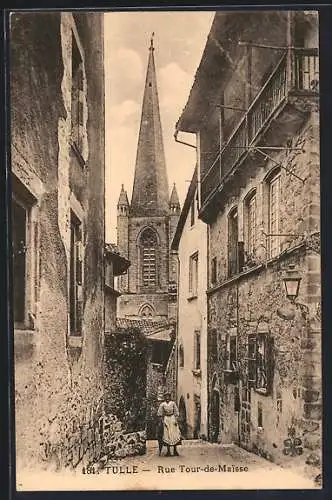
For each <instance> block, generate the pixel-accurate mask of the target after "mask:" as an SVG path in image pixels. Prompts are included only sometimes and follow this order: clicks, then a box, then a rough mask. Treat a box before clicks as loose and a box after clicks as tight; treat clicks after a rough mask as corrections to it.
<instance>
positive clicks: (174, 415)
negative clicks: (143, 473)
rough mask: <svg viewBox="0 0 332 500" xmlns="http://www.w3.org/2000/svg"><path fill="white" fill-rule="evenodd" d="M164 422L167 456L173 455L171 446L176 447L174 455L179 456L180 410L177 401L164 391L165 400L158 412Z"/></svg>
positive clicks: (163, 438) (164, 441) (164, 440)
mask: <svg viewBox="0 0 332 500" xmlns="http://www.w3.org/2000/svg"><path fill="white" fill-rule="evenodd" d="M157 415H158V417H159V418H160V420H161V421H162V424H163V437H162V440H163V443H164V444H165V445H166V446H167V453H166V457H169V456H171V446H173V448H174V452H173V455H174V456H179V454H178V452H177V449H176V447H177V445H179V444H181V433H180V429H179V425H178V421H177V419H178V417H179V410H178V407H177V406H176V404H175V402H174V401H172V400H171V394H170V393H169V392H165V393H164V401H163V402H162V403H161V404H160V406H159V408H158V412H157Z"/></svg>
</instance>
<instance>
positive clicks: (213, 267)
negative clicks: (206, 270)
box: [211, 257, 217, 285]
mask: <svg viewBox="0 0 332 500" xmlns="http://www.w3.org/2000/svg"><path fill="white" fill-rule="evenodd" d="M216 283H217V257H213V259H212V260H211V284H212V285H215V284H216Z"/></svg>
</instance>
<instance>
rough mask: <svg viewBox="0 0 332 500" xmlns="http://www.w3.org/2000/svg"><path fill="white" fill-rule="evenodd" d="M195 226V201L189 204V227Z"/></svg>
mask: <svg viewBox="0 0 332 500" xmlns="http://www.w3.org/2000/svg"><path fill="white" fill-rule="evenodd" d="M194 224H195V200H193V201H192V202H191V207H190V225H191V226H193V225H194Z"/></svg>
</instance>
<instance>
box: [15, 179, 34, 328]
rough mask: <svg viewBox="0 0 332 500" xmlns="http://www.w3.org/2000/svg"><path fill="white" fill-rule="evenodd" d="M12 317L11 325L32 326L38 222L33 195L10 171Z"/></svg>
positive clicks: (16, 326)
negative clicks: (12, 323) (11, 190)
mask: <svg viewBox="0 0 332 500" xmlns="http://www.w3.org/2000/svg"><path fill="white" fill-rule="evenodd" d="M12 189H13V192H12V193H13V194H12V201H11V217H12V220H11V223H12V257H13V269H12V273H13V274H12V276H13V317H14V318H13V319H14V326H15V329H34V328H35V319H36V318H35V315H36V307H35V305H36V301H37V272H38V263H39V258H38V224H37V219H36V214H37V213H36V210H37V208H36V201H37V199H36V198H35V196H34V195H33V194H32V193H31V192H30V190H28V189H27V188H26V187H25V186H24V185H23V184H22V183H21V181H20V180H19V178H18V177H16V176H15V175H14V174H13V175H12Z"/></svg>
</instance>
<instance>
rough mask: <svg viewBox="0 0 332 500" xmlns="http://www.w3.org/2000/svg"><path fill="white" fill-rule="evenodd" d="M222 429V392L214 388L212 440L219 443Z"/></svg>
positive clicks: (212, 396)
mask: <svg viewBox="0 0 332 500" xmlns="http://www.w3.org/2000/svg"><path fill="white" fill-rule="evenodd" d="M219 431H220V393H219V391H218V390H217V389H213V391H212V395H211V441H212V443H217V442H218V438H219Z"/></svg>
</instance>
